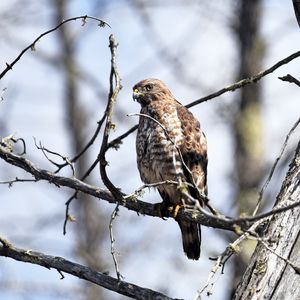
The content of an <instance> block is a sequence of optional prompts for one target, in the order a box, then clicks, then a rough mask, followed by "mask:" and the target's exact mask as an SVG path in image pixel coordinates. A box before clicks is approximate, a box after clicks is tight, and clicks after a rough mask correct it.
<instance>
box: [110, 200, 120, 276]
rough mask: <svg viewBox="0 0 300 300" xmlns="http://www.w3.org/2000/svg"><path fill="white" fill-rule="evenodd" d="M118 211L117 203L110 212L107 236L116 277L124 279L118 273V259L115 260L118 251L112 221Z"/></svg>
mask: <svg viewBox="0 0 300 300" xmlns="http://www.w3.org/2000/svg"><path fill="white" fill-rule="evenodd" d="M118 211H119V204H117V205H116V207H115V209H114V210H113V212H112V214H111V217H110V221H109V226H108V227H109V237H110V253H111V256H112V258H113V261H114V265H115V270H116V274H117V278H118V280H122V279H124V276H122V274H121V273H120V270H119V265H118V261H117V257H116V254H117V255H118V252H117V250H116V248H115V241H116V240H115V238H114V234H113V222H114V220H115V219H116V217H117V216H118Z"/></svg>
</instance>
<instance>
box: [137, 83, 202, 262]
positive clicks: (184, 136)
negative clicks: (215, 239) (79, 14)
mask: <svg viewBox="0 0 300 300" xmlns="http://www.w3.org/2000/svg"><path fill="white" fill-rule="evenodd" d="M133 91H134V98H135V99H136V100H137V101H138V102H139V103H140V104H141V112H140V114H141V116H140V119H139V128H138V133H137V139H136V151H137V164H138V169H139V172H140V175H141V179H142V181H143V182H145V183H156V182H161V181H165V180H176V181H177V180H178V178H179V177H180V178H181V179H182V180H183V181H186V182H188V183H191V182H192V180H193V181H194V183H195V184H196V185H197V187H198V188H199V190H200V191H202V192H204V193H205V194H206V193H207V187H206V173H207V144H206V138H205V135H204V134H203V132H202V131H201V128H200V123H199V122H198V120H197V119H196V118H195V117H194V116H193V114H192V113H191V112H190V111H189V110H188V109H187V108H186V107H184V106H183V105H182V104H180V103H179V102H178V101H177V100H176V99H175V98H174V97H173V95H172V94H171V92H170V90H169V89H168V88H167V87H166V85H165V84H164V83H163V82H162V81H160V80H158V79H153V78H151V79H145V80H142V81H140V82H139V83H137V84H136V85H135V86H134V87H133ZM143 115H147V116H149V117H146V116H143ZM175 145H176V146H175ZM178 149H179V151H180V153H181V155H182V157H183V160H184V163H185V164H186V166H187V167H188V169H189V170H190V171H191V173H192V178H191V176H190V174H189V172H188V171H187V169H186V168H185V167H184V166H183V163H182V160H181V159H180V154H179V151H178ZM158 191H159V193H160V195H161V197H162V199H163V202H164V204H165V205H167V206H169V205H176V204H182V203H183V199H182V194H181V192H180V191H178V189H177V187H176V186H174V185H168V184H165V185H162V186H158ZM189 193H190V194H191V196H193V197H194V198H197V193H196V192H195V189H194V191H193V188H189ZM190 201H191V200H190ZM184 203H185V204H191V203H190V202H189V201H188V199H184ZM178 223H179V226H180V228H181V232H182V241H183V248H184V251H185V253H186V254H187V256H188V258H190V259H198V258H199V256H200V242H201V232H200V226H198V224H196V223H192V222H185V221H179V220H178Z"/></svg>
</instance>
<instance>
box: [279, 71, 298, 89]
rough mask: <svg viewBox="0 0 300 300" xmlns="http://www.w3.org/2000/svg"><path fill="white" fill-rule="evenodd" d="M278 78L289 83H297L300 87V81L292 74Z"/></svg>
mask: <svg viewBox="0 0 300 300" xmlns="http://www.w3.org/2000/svg"><path fill="white" fill-rule="evenodd" d="M278 78H279V79H280V80H282V81H287V82H289V83H295V84H296V85H298V86H299V87H300V81H299V80H298V79H296V78H295V77H293V76H292V75H290V74H287V75H285V76H283V77H278Z"/></svg>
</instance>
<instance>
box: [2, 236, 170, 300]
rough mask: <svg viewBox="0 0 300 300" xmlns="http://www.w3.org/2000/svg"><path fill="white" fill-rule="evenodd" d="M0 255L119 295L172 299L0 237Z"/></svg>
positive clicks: (158, 299) (146, 299) (144, 298)
mask: <svg viewBox="0 0 300 300" xmlns="http://www.w3.org/2000/svg"><path fill="white" fill-rule="evenodd" d="M1 244H2V245H1ZM0 256H4V257H10V258H12V259H14V260H17V261H22V262H27V263H31V264H35V265H39V266H42V267H45V268H47V269H51V268H53V269H56V270H57V271H58V272H59V273H60V275H61V276H62V279H63V274H62V273H61V272H65V273H68V274H71V275H73V276H76V277H78V278H81V279H84V280H87V281H89V282H92V283H95V284H97V285H99V286H102V287H104V288H106V289H109V290H111V291H114V292H116V293H119V294H121V295H125V296H128V297H131V298H134V299H141V300H148V299H154V300H155V299H156V300H172V299H174V298H170V297H168V296H166V295H164V294H162V293H159V292H156V291H153V290H150V289H147V288H143V287H140V286H137V285H135V284H132V283H129V282H126V281H120V280H118V279H116V278H113V277H111V276H109V275H105V274H103V273H101V272H97V271H95V270H92V269H91V268H88V267H86V266H83V265H80V264H77V263H74V262H71V261H69V260H66V259H64V258H62V257H58V256H51V255H46V254H44V253H40V252H35V251H31V250H25V249H20V248H16V247H14V246H13V245H11V244H10V243H8V242H7V241H6V240H4V239H1V238H0ZM174 300H175V299H174Z"/></svg>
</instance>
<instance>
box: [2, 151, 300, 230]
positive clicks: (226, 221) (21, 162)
mask: <svg viewBox="0 0 300 300" xmlns="http://www.w3.org/2000/svg"><path fill="white" fill-rule="evenodd" d="M0 158H1V159H3V160H5V161H6V162H7V163H9V164H11V165H14V166H17V167H19V168H21V169H23V170H25V171H26V172H28V173H30V174H32V175H33V176H34V177H35V179H36V180H37V181H38V180H46V181H48V182H49V183H53V184H55V185H56V186H65V187H69V188H71V189H73V190H75V191H76V192H83V193H86V194H89V195H92V196H94V197H96V198H100V199H103V200H106V201H107V202H109V203H115V204H117V203H119V204H120V205H121V206H123V207H126V208H128V209H129V210H133V211H135V212H137V213H140V214H144V215H148V216H152V217H161V212H160V211H159V209H158V208H157V207H156V206H155V205H153V204H151V203H147V202H144V201H141V200H138V199H134V200H131V199H129V200H128V199H124V198H122V199H121V200H119V199H116V198H115V197H114V196H113V195H112V194H111V192H109V191H107V190H104V189H101V188H98V187H95V186H92V185H89V184H87V183H84V182H82V181H80V180H79V179H77V178H68V177H64V176H59V175H57V174H54V173H52V172H50V171H48V170H44V169H40V168H38V167H37V166H35V165H34V164H33V163H32V162H31V161H30V160H28V159H26V158H24V157H22V156H18V155H15V154H13V153H9V152H7V151H4V150H3V149H1V148H0ZM297 206H300V201H295V202H294V203H293V204H291V205H288V206H285V207H279V208H276V209H273V210H272V211H269V212H267V213H264V214H260V215H257V216H255V217H242V218H238V219H231V218H228V217H222V216H214V215H209V214H208V213H206V214H204V213H203V212H201V211H198V210H195V209H188V208H186V209H181V210H179V212H178V215H177V216H176V219H179V220H185V221H193V222H197V223H199V224H202V225H204V226H208V227H213V228H219V229H224V230H229V231H233V232H236V233H238V232H239V231H240V230H247V229H248V228H249V226H250V225H251V224H253V223H254V222H255V221H257V220H260V219H262V218H267V217H269V216H271V215H275V214H279V213H282V212H284V211H287V210H290V209H292V208H294V207H297ZM165 217H171V218H172V217H173V216H172V214H170V215H168V216H165Z"/></svg>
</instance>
